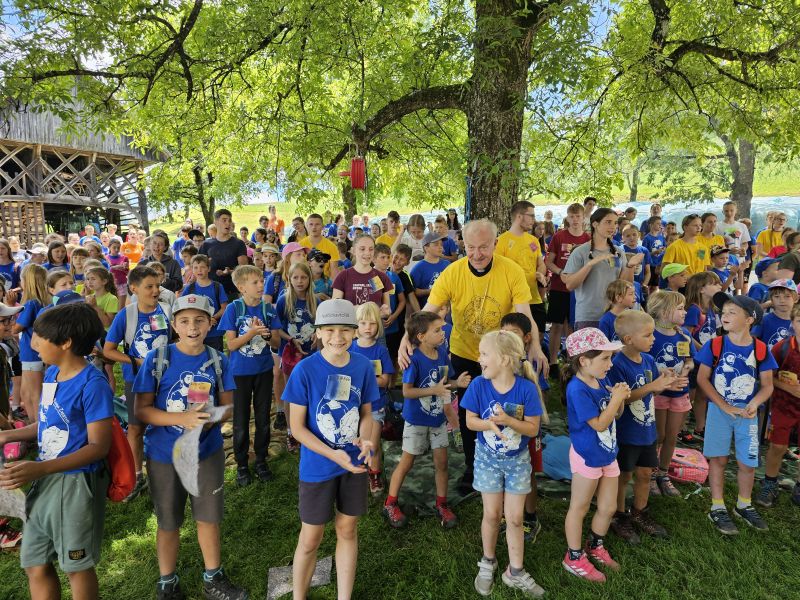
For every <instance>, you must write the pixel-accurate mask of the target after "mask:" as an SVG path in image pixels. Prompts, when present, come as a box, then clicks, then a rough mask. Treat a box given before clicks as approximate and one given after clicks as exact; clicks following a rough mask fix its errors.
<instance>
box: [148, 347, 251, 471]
mask: <svg viewBox="0 0 800 600" xmlns="http://www.w3.org/2000/svg"><path fill="white" fill-rule="evenodd" d="M157 353H158V352H157V351H155V350H154V351H151V352H148V353H147V357H146V358H145V359H144V363H143V364H142V367H141V368H140V369H139V372H138V373H137V374H136V381H134V383H133V391H134V392H136V393H139V394H146V393H154V394H155V399H154V400H153V407H155V408H157V409H159V410H163V411H165V412H168V413H176V412H184V411H186V410H188V408H189V388H190V386H192V385H195V386H197V387H198V388H200V389H199V392H200V394H201V395H202V397H205V394H208V400H207V402H208V403H209V404H211V405H213V406H219V405H220V404H219V394H218V392H217V390H218V389H219V386H218V385H217V376H216V373H215V372H214V365H213V363H212V362H211V357H210V356H209V354H208V352H207V351H203V352H201V353H200V354H198V355H196V356H191V355H189V354H184V353H183V352H181V351H180V350H178V347H177V346H176V345H175V344H170V345H169V365H167V368H166V369H165V370H164V374H163V375H162V377H161V383H160V384H159V383H158V382H156V379H155V377H153V368H154V367H155V362H156V354H157ZM219 356H220V361H221V363H222V385H223V387H224V388H225V391H226V392H230V391H232V390H234V389H236V383H235V382H234V379H233V373H232V372H231V369H230V368H229V367H228V359H227V358H226V357H225V355H224V354H222V353H221V352H220V353H219ZM183 432H184V429H183V427H178V426H176V425H170V426H166V427H160V426H159V427H156V426H155V425H148V426H147V429H146V430H145V433H144V439H145V453H146V454H147V456H148V457H150V458H152V459H153V460H156V461H158V462H161V463H172V448H173V447H174V446H175V442H176V440H177V439H178V438H179V437H180V436H181V434H183ZM220 448H222V432H221V430H220V424H219V423H215V424H214V425H211V426H210V427H209V428H208V429H207V430H205V431H203V433H202V434H200V460H203V459H204V458H208V457H209V456H211V455H212V454H214V452H216V451H217V450H219V449H220Z"/></svg>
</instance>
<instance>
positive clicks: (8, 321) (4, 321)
mask: <svg viewBox="0 0 800 600" xmlns="http://www.w3.org/2000/svg"><path fill="white" fill-rule="evenodd" d="M15 320H16V317H3V318H2V319H0V325H3V326H5V325H11V324H12V323H13V322H14V321H15Z"/></svg>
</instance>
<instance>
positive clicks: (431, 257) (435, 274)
mask: <svg viewBox="0 0 800 600" xmlns="http://www.w3.org/2000/svg"><path fill="white" fill-rule="evenodd" d="M442 239H444V237H442V236H440V235H438V234H435V233H427V234H425V238H424V239H423V240H422V244H423V246H422V248H423V250H424V252H425V258H424V259H423V260H420V261H418V262H417V263H415V264H414V266H413V267H411V273H410V275H411V280H412V281H413V282H414V288H415V289H414V293H415V294H416V295H417V299H418V300H419V303H420V305H424V304H425V302H426V301H427V299H428V295H429V294H430V293H431V288H432V287H433V284H434V282H435V281H436V280H437V279H438V278H439V275H441V274H442V271H444V270H445V269H446V268H447V267H449V266H450V261H449V260H445V259H444V258H442V252H443V247H442Z"/></svg>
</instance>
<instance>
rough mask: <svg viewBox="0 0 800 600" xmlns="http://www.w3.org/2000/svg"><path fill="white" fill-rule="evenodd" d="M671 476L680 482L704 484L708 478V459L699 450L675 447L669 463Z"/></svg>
mask: <svg viewBox="0 0 800 600" xmlns="http://www.w3.org/2000/svg"><path fill="white" fill-rule="evenodd" d="M669 476H670V478H671V479H674V480H675V481H678V482H680V483H699V484H701V485H702V484H704V483H705V482H706V479H708V461H707V460H706V457H705V456H703V454H702V453H701V452H700V451H699V450H694V449H692V448H675V452H673V454H672V460H670V463H669Z"/></svg>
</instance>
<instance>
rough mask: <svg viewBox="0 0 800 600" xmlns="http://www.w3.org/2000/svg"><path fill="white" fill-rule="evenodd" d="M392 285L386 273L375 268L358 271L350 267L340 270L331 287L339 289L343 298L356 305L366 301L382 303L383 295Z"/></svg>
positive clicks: (389, 290) (390, 289)
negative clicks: (363, 271)
mask: <svg viewBox="0 0 800 600" xmlns="http://www.w3.org/2000/svg"><path fill="white" fill-rule="evenodd" d="M393 287H394V286H393V285H392V281H391V280H390V279H389V277H388V276H387V275H386V273H382V272H380V271H378V270H377V269H372V270H371V271H370V272H369V273H359V272H358V271H356V270H355V268H353V267H351V268H349V269H345V270H344V271H340V272H339V274H338V275H337V276H336V279H334V280H333V289H335V290H340V291H341V292H342V293H343V294H344V299H345V300H349V301H350V302H352V303H353V304H355V305H356V306H358V305H359V304H366V303H367V302H374V303H375V304H377V305H378V306H380V305H381V304H383V295H384V294H385V293H387V292H391V291H392V288H393Z"/></svg>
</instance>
